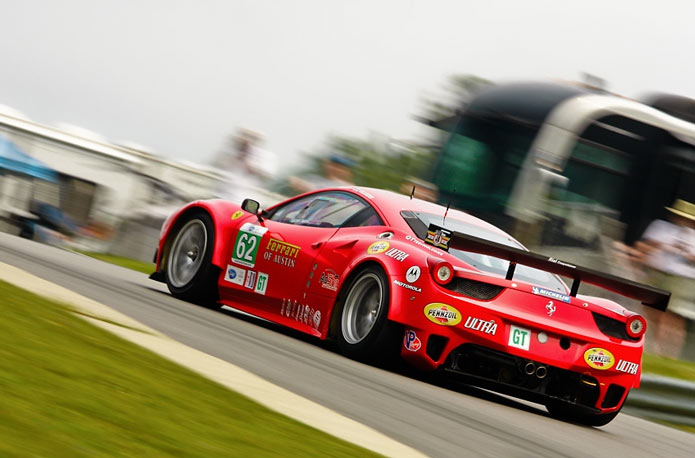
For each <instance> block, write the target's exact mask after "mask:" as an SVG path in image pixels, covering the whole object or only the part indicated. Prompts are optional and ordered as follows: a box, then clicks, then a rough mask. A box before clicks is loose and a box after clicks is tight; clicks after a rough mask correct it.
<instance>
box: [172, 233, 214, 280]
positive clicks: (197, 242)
mask: <svg viewBox="0 0 695 458" xmlns="http://www.w3.org/2000/svg"><path fill="white" fill-rule="evenodd" d="M207 243H208V232H207V230H206V229H205V224H203V222H202V221H201V220H199V219H194V220H192V221H189V222H188V223H186V225H185V226H183V228H182V229H181V230H180V231H179V233H178V235H177V236H176V239H175V240H174V245H173V246H172V247H171V252H170V253H169V265H168V268H167V278H168V279H169V282H170V283H171V284H172V285H173V286H175V287H177V288H181V287H183V286H185V285H187V284H188V283H189V282H190V281H191V280H192V279H193V277H195V274H197V273H198V270H199V269H200V266H201V265H202V264H203V258H205V250H206V249H207Z"/></svg>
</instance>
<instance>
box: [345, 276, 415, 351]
mask: <svg viewBox="0 0 695 458" xmlns="http://www.w3.org/2000/svg"><path fill="white" fill-rule="evenodd" d="M338 305H339V308H338V311H339V313H338V317H339V319H338V320H337V326H336V328H337V329H336V337H337V341H338V347H340V350H341V351H342V353H343V354H344V355H346V356H348V357H349V358H352V359H356V360H359V361H365V362H373V363H382V362H386V361H387V360H389V359H390V358H392V357H397V355H398V345H399V344H400V335H399V332H400V333H402V332H401V329H400V326H399V325H397V324H396V323H394V322H392V321H390V320H389V319H388V309H389V282H388V277H387V276H386V274H385V273H384V271H383V270H382V269H381V268H380V267H377V266H369V267H367V268H365V269H364V270H362V271H360V272H359V273H358V274H357V275H355V276H354V277H353V278H352V280H351V281H350V282H349V283H348V285H347V287H346V288H345V290H344V291H342V292H341V295H340V297H339V299H338Z"/></svg>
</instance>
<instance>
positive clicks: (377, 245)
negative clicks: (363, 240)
mask: <svg viewBox="0 0 695 458" xmlns="http://www.w3.org/2000/svg"><path fill="white" fill-rule="evenodd" d="M390 246H391V244H390V243H389V242H384V241H379V242H374V243H372V244H371V245H369V248H367V253H369V254H379V253H383V252H384V251H386V250H388V249H389V247H390Z"/></svg>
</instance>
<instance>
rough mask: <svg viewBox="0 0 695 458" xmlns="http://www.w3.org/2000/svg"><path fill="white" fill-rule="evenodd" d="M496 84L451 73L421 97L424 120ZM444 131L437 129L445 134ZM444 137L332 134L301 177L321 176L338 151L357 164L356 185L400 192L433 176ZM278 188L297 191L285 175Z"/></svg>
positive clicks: (453, 108)
mask: <svg viewBox="0 0 695 458" xmlns="http://www.w3.org/2000/svg"><path fill="white" fill-rule="evenodd" d="M493 84H494V83H493V82H492V81H490V80H488V79H485V78H482V77H480V76H476V75H471V74H454V75H451V76H450V77H449V78H448V79H447V80H446V83H445V84H444V86H443V88H441V90H440V91H439V93H438V95H437V96H433V95H431V94H428V95H427V96H426V97H423V98H421V109H420V110H419V111H420V112H421V113H423V114H422V115H421V116H418V117H419V118H420V119H421V120H422V121H423V122H425V123H427V122H428V121H437V120H441V119H445V118H449V117H451V116H454V115H455V114H456V113H457V111H459V110H461V109H462V108H463V107H464V106H465V105H466V104H467V103H469V102H470V101H471V99H472V98H473V97H474V96H475V94H477V93H478V92H479V91H481V90H482V89H484V88H486V87H489V86H492V85H493ZM442 134H443V131H441V130H437V132H436V135H437V136H438V137H441V135H442ZM441 141H442V139H441V138H424V136H423V138H420V139H418V140H415V141H409V142H406V141H401V140H394V139H390V138H388V137H380V136H377V135H374V134H372V135H370V136H369V137H368V138H366V139H359V138H352V137H342V136H331V137H329V138H328V139H327V140H326V142H325V147H324V148H322V152H320V153H318V152H314V153H311V154H308V155H307V157H308V165H307V166H306V167H304V168H303V169H301V171H300V172H299V173H297V175H298V176H300V177H301V176H304V177H307V176H311V175H314V176H321V174H322V173H323V171H322V168H323V162H324V160H325V159H326V158H327V157H330V156H331V155H334V154H339V155H343V156H345V157H347V158H349V159H351V160H352V162H354V163H355V168H354V170H353V173H354V181H355V184H356V185H360V186H369V187H374V188H381V189H391V190H394V191H399V190H400V188H401V185H402V184H403V183H404V182H405V181H407V180H409V178H412V177H415V178H422V177H429V175H430V169H431V167H432V164H433V163H434V160H435V157H436V155H437V152H438V150H439V145H440V142H441ZM273 188H274V190H275V191H277V192H280V193H283V194H286V195H291V194H294V192H293V191H292V189H291V187H290V186H289V184H288V180H287V179H286V178H285V179H283V180H281V181H278V182H276V183H275V186H274V187H273Z"/></svg>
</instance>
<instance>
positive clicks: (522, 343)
mask: <svg viewBox="0 0 695 458" xmlns="http://www.w3.org/2000/svg"><path fill="white" fill-rule="evenodd" d="M507 345H509V346H510V347H516V348H521V349H522V350H528V349H529V347H530V345H531V331H529V330H528V329H524V328H520V327H518V326H512V327H511V328H510V329H509V342H507Z"/></svg>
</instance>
